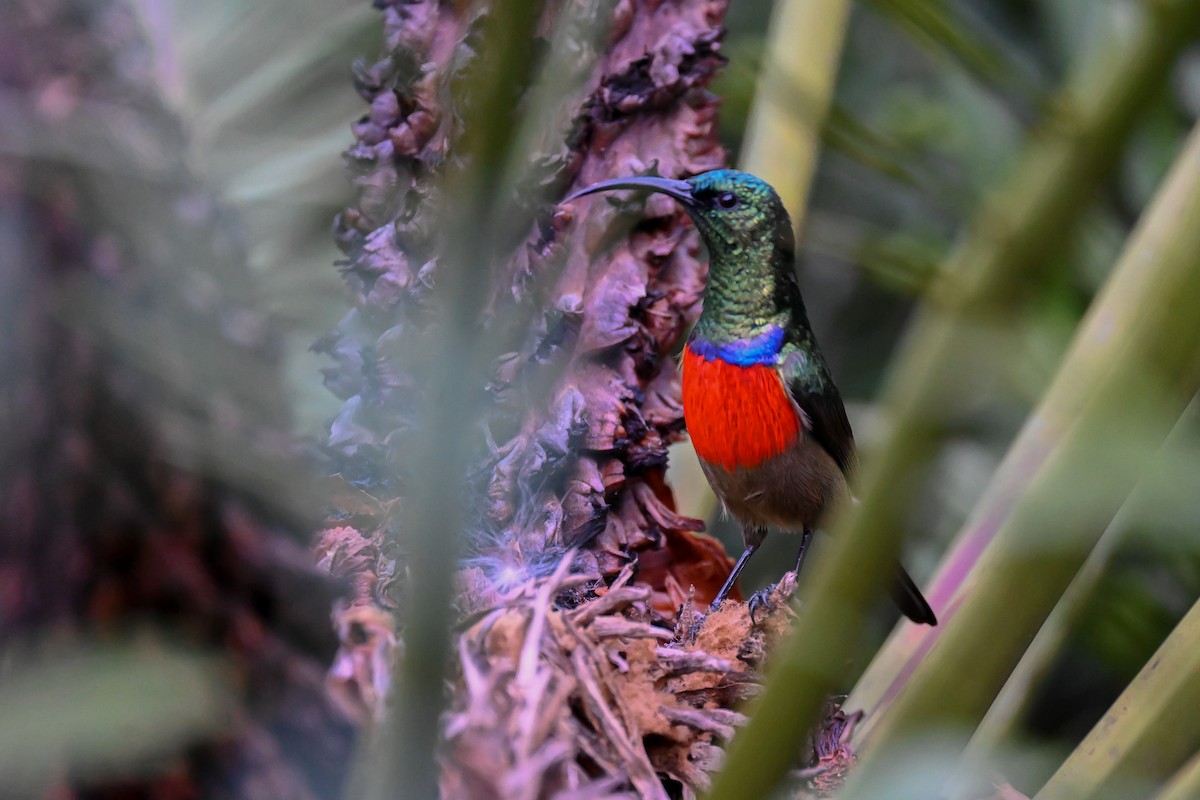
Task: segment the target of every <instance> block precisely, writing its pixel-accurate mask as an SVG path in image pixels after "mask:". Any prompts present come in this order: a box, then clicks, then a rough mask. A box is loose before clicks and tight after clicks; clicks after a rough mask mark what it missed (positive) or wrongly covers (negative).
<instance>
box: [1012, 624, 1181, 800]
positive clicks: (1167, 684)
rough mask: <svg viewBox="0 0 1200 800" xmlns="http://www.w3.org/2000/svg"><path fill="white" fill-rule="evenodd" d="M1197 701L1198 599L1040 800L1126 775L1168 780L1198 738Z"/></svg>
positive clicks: (1072, 794) (1087, 791)
mask: <svg viewBox="0 0 1200 800" xmlns="http://www.w3.org/2000/svg"><path fill="white" fill-rule="evenodd" d="M1198 708H1200V603H1197V604H1196V605H1194V606H1192V610H1191V611H1189V612H1188V613H1187V615H1186V616H1185V617H1184V618H1183V620H1182V621H1180V623H1179V625H1177V626H1176V627H1175V630H1174V631H1172V632H1171V635H1170V636H1169V637H1167V640H1166V641H1165V642H1163V644H1162V646H1161V647H1159V648H1158V650H1157V651H1156V652H1155V653H1154V655H1153V656H1152V657H1151V659H1150V660H1149V661H1148V662H1147V663H1146V666H1145V667H1143V668H1142V671H1141V672H1139V673H1138V675H1137V677H1136V678H1134V679H1133V682H1132V683H1131V684H1129V686H1128V687H1126V689H1125V691H1123V692H1121V696H1120V697H1118V698H1117V700H1116V702H1115V703H1113V704H1112V707H1111V708H1110V709H1109V710H1108V712H1107V713H1106V714H1105V715H1104V717H1103V718H1102V719H1101V720H1100V721H1099V722H1098V723H1096V726H1095V727H1094V728H1092V730H1091V732H1090V733H1089V734H1088V735H1087V736H1086V737H1085V738H1084V740H1083V742H1082V743H1080V745H1079V747H1077V748H1075V751H1074V752H1073V753H1072V754H1071V756H1070V757H1069V758H1068V759H1067V760H1066V761H1065V762H1063V764H1062V766H1061V767H1059V768H1058V771H1057V772H1055V773H1054V775H1053V777H1051V778H1050V780H1049V781H1047V782H1046V785H1045V786H1043V787H1042V790H1041V791H1040V792H1038V793H1037V795H1036V796H1035V797H1034V800H1074V799H1075V798H1084V797H1097V796H1110V797H1113V796H1116V794H1115V792H1114V791H1113V790H1114V788H1115V787H1116V786H1117V785H1118V784H1121V783H1125V782H1126V781H1135V780H1136V781H1139V782H1142V781H1159V780H1163V779H1164V778H1166V777H1167V776H1169V775H1170V774H1171V773H1172V772H1173V771H1174V770H1176V769H1179V768H1180V766H1181V765H1183V764H1184V762H1185V760H1186V759H1187V758H1188V757H1189V756H1191V755H1192V754H1193V753H1194V752H1195V750H1196V747H1197V746H1200V714H1198V713H1196V710H1197V709H1198ZM1105 790H1107V791H1105ZM1126 796H1128V795H1126ZM1192 796H1194V795H1192Z"/></svg>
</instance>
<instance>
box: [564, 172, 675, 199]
mask: <svg viewBox="0 0 1200 800" xmlns="http://www.w3.org/2000/svg"><path fill="white" fill-rule="evenodd" d="M613 189H641V190H642V191H645V192H661V193H662V194H665V195H670V196H671V197H674V198H675V199H676V200H678V201H679V202H681V203H683V204H684V205H692V204H694V203H695V201H696V199H695V197H694V196H693V195H692V185H691V184H690V183H688V182H687V181H677V180H672V179H671V178H613V179H612V180H607V181H600V182H599V183H593V184H592V185H591V186H585V187H583V188H582V189H580V190H579V191H577V192H574V193H572V194H571V195H570V196H569V197H567V198H566V199H565V200H563V202H564V203H569V202H571V201H572V200H576V199H578V198H580V197H583V196H584V195H587V194H593V193H595V192H608V191H612V190H613Z"/></svg>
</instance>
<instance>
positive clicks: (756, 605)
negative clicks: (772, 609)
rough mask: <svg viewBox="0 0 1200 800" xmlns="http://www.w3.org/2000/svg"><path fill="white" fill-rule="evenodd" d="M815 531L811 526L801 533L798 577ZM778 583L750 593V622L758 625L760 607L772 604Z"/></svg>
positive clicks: (748, 607) (797, 565) (797, 555)
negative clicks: (771, 599)
mask: <svg viewBox="0 0 1200 800" xmlns="http://www.w3.org/2000/svg"><path fill="white" fill-rule="evenodd" d="M812 537H813V532H812V529H811V528H805V529H804V533H802V534H800V550H799V551H798V552H797V553H796V567H795V570H794V571H795V573H796V577H797V578H799V577H800V567H801V565H802V564H804V554H805V553H807V552H808V543H809V542H811V541H812ZM775 586H776V584H774V583H769V584H767V585H766V586H764V587H763V588H761V589H759V590H758V591H757V592H755V593H754V594H752V595H750V599H749V600H748V601H746V606H747V610H748V611H749V612H750V624H751V625H757V624H758V620H757V619H755V617H756V616H757V615H758V611H759V609H761V608H762V607H763V606H767V605H770V597H771V592H773V591H775Z"/></svg>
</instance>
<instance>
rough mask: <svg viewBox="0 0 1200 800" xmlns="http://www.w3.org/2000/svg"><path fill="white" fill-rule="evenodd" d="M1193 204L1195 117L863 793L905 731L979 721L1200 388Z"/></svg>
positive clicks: (1197, 158) (875, 739)
mask: <svg viewBox="0 0 1200 800" xmlns="http://www.w3.org/2000/svg"><path fill="white" fill-rule="evenodd" d="M1198 215H1200V128H1198V129H1197V130H1194V131H1193V133H1192V135H1191V137H1190V138H1189V141H1188V143H1187V145H1186V146H1185V148H1184V151H1183V153H1182V154H1181V155H1180V156H1179V158H1178V159H1177V160H1176V162H1175V165H1174V167H1173V169H1172V171H1171V174H1170V175H1169V177H1168V179H1167V181H1166V183H1165V186H1164V188H1163V189H1161V190H1160V192H1159V195H1158V197H1157V198H1156V199H1155V201H1154V203H1153V204H1152V205H1151V207H1150V209H1149V210H1148V211H1147V213H1146V214H1145V216H1144V217H1143V219H1142V221H1141V223H1140V224H1139V226H1138V229H1137V230H1136V231H1135V232H1134V234H1133V236H1132V238H1131V241H1130V244H1129V246H1128V247H1127V249H1126V251H1125V253H1124V254H1123V256H1122V258H1121V260H1120V262H1119V264H1118V266H1117V269H1116V271H1115V272H1114V274H1113V276H1112V277H1111V279H1110V280H1109V282H1108V284H1107V285H1106V286H1105V289H1104V291H1103V292H1102V294H1101V296H1100V297H1099V298H1098V299H1097V301H1096V302H1095V303H1094V304H1093V307H1092V308H1091V309H1090V310H1089V312H1088V316H1087V319H1086V320H1085V322H1084V326H1083V328H1082V330H1081V332H1080V333H1079V335H1078V336H1077V338H1076V340H1075V342H1074V344H1073V345H1072V348H1071V351H1070V352H1069V353H1068V355H1067V357H1066V359H1065V362H1064V367H1063V369H1062V371H1061V372H1062V373H1063V374H1076V375H1079V374H1081V373H1080V370H1081V369H1083V370H1084V372H1083V373H1082V374H1083V375H1085V376H1087V377H1088V378H1090V380H1088V381H1086V383H1085V385H1084V386H1083V387H1081V389H1082V390H1084V391H1086V392H1087V393H1088V394H1089V395H1090V396H1089V399H1088V400H1087V402H1085V403H1084V405H1083V406H1082V408H1081V409H1080V411H1079V413H1078V418H1077V420H1076V421H1075V422H1074V423H1073V425H1071V426H1070V427H1069V430H1067V432H1066V433H1065V434H1064V435H1063V436H1062V438H1061V440H1060V442H1059V443H1058V444H1057V446H1055V447H1054V448H1053V449H1052V450H1051V451H1050V452H1049V453H1048V455H1047V457H1046V458H1045V461H1044V463H1043V464H1042V465H1041V466H1040V468H1039V467H1037V466H1035V467H1034V470H1033V471H1034V474H1033V475H1032V476H1030V478H1029V480H1028V482H1027V484H1026V486H1025V487H1024V490H1023V492H1022V494H1021V495H1020V496H1019V497H1017V498H1015V499H1013V500H1011V508H1010V509H1009V510H1008V513H1007V515H1006V517H1007V518H1006V519H1005V521H1004V522H1003V524H1001V525H1000V528H999V530H998V532H997V533H996V535H995V537H994V538H993V539H992V541H991V543H990V544H989V546H988V547H987V549H986V550H985V552H984V554H983V556H982V557H981V558H980V560H979V562H978V564H977V565H976V567H975V570H974V571H973V573H972V579H971V581H970V586H969V589H967V590H964V592H963V593H962V595H961V598H960V600H961V603H960V604H959V605H958V608H957V611H956V613H955V614H954V615H953V617H952V618H951V619H950V621H949V623H948V624H947V626H946V630H945V632H944V633H943V634H942V636H941V637H940V640H939V641H938V642H937V644H936V645H935V646H934V648H933V649H932V650H931V651H930V652H929V654H928V656H927V657H926V660H925V663H924V664H922V665H921V667H920V669H918V670H917V671H916V672H915V674H914V675H913V677H912V679H911V681H910V682H909V684H908V685H907V686H906V687H905V688H904V690H903V691H902V692H901V693H900V694H899V696H898V697H897V698H896V700H895V701H894V702H893V703H892V704H891V705H890V706H889V707H888V708H886V710H885V711H884V713H883V714H882V715H881V716H880V718H879V720H878V722H877V724H876V726H875V728H874V730H873V731H872V732H871V733H870V734H869V736H868V738H867V741H866V745H867V746H868V748H869V749H868V750H867V751H866V752H868V753H869V754H870V755H871V756H872V758H871V759H868V760H866V761H864V762H863V765H862V768H861V769H860V770H859V771H858V772H857V773H856V774H855V775H854V776H853V778H852V781H851V785H852V787H853V788H854V789H855V790H857V791H859V792H860V793H859V794H858V795H856V796H874V795H872V792H873V791H877V790H878V789H879V788H880V783H879V782H880V780H882V778H881V775H882V773H883V770H882V769H881V768H879V766H878V765H880V764H882V763H884V762H886V761H887V757H888V754H889V753H895V752H896V751H897V750H898V748H900V747H902V746H903V745H904V743H905V742H911V741H913V739H914V738H915V737H918V736H921V735H922V734H925V733H930V732H933V731H935V730H936V731H938V732H939V733H942V734H944V733H945V731H946V730H948V729H949V726H953V725H957V726H960V728H959V730H960V731H961V730H962V729H963V728H969V727H972V726H974V725H975V724H976V723H977V721H978V720H979V718H980V717H981V716H982V715H983V713H984V711H986V710H987V708H988V706H989V705H990V704H991V703H992V701H993V700H994V699H995V697H996V694H997V693H998V692H999V690H1000V688H1001V687H1002V686H1003V684H1004V681H1005V680H1006V678H1007V677H1008V676H1009V675H1010V674H1011V671H1012V669H1013V668H1014V667H1015V665H1016V664H1017V662H1018V661H1019V659H1020V658H1021V655H1022V653H1023V652H1024V651H1025V649H1026V647H1027V646H1028V645H1029V642H1030V640H1031V638H1032V637H1033V635H1034V634H1035V633H1036V632H1037V630H1038V628H1039V627H1040V626H1041V625H1042V623H1043V622H1044V621H1045V619H1046V616H1047V615H1048V614H1049V613H1050V611H1051V610H1052V609H1053V607H1054V605H1055V603H1056V602H1057V601H1058V599H1059V597H1060V596H1061V594H1062V592H1063V591H1064V589H1065V588H1066V586H1067V585H1068V584H1069V582H1070V581H1071V579H1072V578H1073V577H1074V575H1075V574H1076V572H1077V571H1078V570H1079V568H1080V566H1081V565H1082V564H1083V563H1084V561H1085V560H1086V558H1087V555H1088V553H1089V552H1090V551H1091V550H1092V549H1093V548H1094V546H1095V545H1096V541H1097V539H1098V538H1099V537H1100V536H1101V534H1102V533H1103V531H1104V530H1105V528H1106V527H1107V526H1108V525H1109V524H1110V523H1111V521H1112V518H1113V516H1114V515H1115V514H1116V512H1117V511H1118V509H1119V508H1120V507H1121V505H1122V503H1123V502H1124V501H1125V498H1126V497H1127V496H1128V494H1129V492H1130V491H1131V490H1132V488H1133V486H1134V484H1135V482H1136V481H1137V479H1138V477H1139V476H1140V475H1141V474H1142V473H1143V472H1144V471H1145V469H1146V468H1147V466H1148V465H1149V464H1150V462H1151V459H1152V457H1153V454H1154V452H1155V451H1156V450H1157V448H1158V447H1159V446H1160V445H1161V443H1162V441H1163V440H1164V439H1165V437H1166V436H1167V434H1168V432H1169V431H1170V428H1171V426H1172V424H1174V422H1175V421H1176V420H1177V419H1178V417H1179V415H1180V414H1181V413H1182V412H1183V410H1184V409H1185V408H1186V406H1187V403H1188V402H1189V401H1190V400H1191V398H1192V396H1193V395H1194V394H1195V393H1196V391H1197V388H1200V315H1197V314H1196V313H1195V311H1194V309H1195V308H1196V304H1197V303H1200V270H1197V269H1196V264H1197V263H1200V230H1198V229H1197V228H1196V226H1195V224H1194V222H1195V220H1196V219H1197V216H1198ZM1089 365H1090V367H1089ZM1048 396H1053V390H1052V392H1051V393H1050V395H1048ZM1043 410H1046V411H1048V412H1049V413H1048V415H1047V416H1048V417H1050V418H1052V417H1053V416H1055V414H1054V411H1055V410H1054V409H1044V408H1039V411H1038V413H1036V414H1035V415H1034V417H1033V418H1032V419H1031V420H1030V422H1029V424H1030V425H1033V426H1038V425H1040V424H1044V423H1045V418H1043V417H1042V411H1043ZM957 736H959V733H952V734H949V741H951V742H956V741H957V740H956V737H957ZM963 738H965V736H964V737H963ZM848 796H855V795H853V793H851V794H849V795H848Z"/></svg>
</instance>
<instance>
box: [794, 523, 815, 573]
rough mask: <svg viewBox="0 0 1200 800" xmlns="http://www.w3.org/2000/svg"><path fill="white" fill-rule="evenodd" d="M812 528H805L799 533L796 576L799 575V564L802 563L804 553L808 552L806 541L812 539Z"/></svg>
mask: <svg viewBox="0 0 1200 800" xmlns="http://www.w3.org/2000/svg"><path fill="white" fill-rule="evenodd" d="M812 536H813V534H812V529H811V528H807V527H806V528H805V529H804V533H802V534H800V550H799V551H797V553H796V570H795V571H796V577H797V578H799V577H800V565H801V564H803V563H804V554H805V553H807V552H808V543H809V542H811V541H812Z"/></svg>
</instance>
